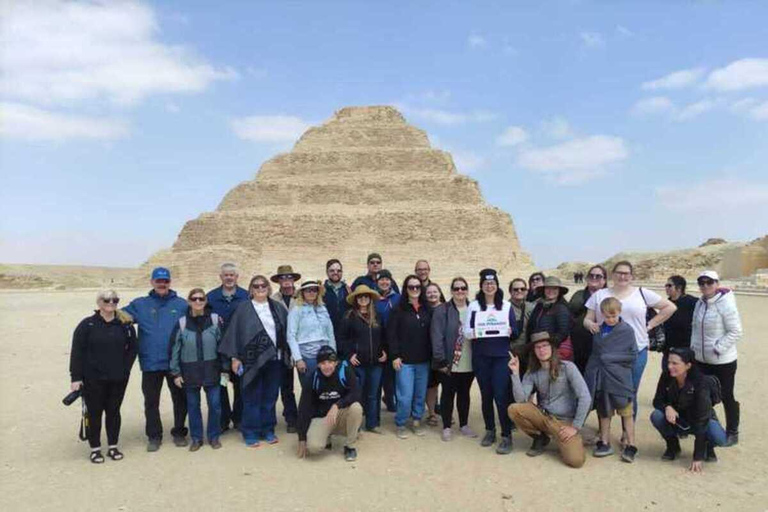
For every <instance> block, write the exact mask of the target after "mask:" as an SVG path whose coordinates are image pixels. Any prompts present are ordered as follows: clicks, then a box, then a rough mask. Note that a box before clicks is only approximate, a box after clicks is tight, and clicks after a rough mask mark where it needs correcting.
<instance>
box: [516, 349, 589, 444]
mask: <svg viewBox="0 0 768 512" xmlns="http://www.w3.org/2000/svg"><path fill="white" fill-rule="evenodd" d="M512 391H513V392H514V394H515V402H517V403H524V402H527V401H528V399H529V398H530V396H531V394H532V393H533V392H534V391H535V392H536V398H537V400H538V403H539V407H543V408H544V410H545V411H547V412H548V413H549V414H551V415H552V416H554V417H556V418H557V419H560V420H567V421H573V426H574V427H576V428H578V429H581V427H583V426H584V421H585V420H586V419H587V414H588V413H589V409H590V407H591V405H592V397H591V396H590V394H589V388H588V387H587V383H586V382H584V378H583V377H582V376H581V373H579V369H578V368H576V365H575V364H573V363H572V362H570V361H561V362H560V375H559V376H558V378H557V380H555V381H552V380H550V378H549V370H545V369H544V368H539V369H538V370H537V371H536V372H534V373H531V372H526V374H525V376H524V377H523V382H520V377H518V376H517V375H515V374H514V373H513V374H512Z"/></svg>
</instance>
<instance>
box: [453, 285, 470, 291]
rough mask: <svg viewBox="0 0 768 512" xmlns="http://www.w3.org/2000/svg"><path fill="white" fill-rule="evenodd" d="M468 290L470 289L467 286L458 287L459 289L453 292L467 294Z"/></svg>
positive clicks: (456, 288)
mask: <svg viewBox="0 0 768 512" xmlns="http://www.w3.org/2000/svg"><path fill="white" fill-rule="evenodd" d="M468 289H469V288H467V287H466V286H457V287H455V288H454V289H453V291H455V292H465V291H467V290H468Z"/></svg>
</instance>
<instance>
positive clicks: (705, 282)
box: [698, 279, 715, 286]
mask: <svg viewBox="0 0 768 512" xmlns="http://www.w3.org/2000/svg"><path fill="white" fill-rule="evenodd" d="M698 283H699V286H712V285H713V284H715V281H714V280H712V279H699V280H698Z"/></svg>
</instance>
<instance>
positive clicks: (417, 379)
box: [395, 363, 429, 427]
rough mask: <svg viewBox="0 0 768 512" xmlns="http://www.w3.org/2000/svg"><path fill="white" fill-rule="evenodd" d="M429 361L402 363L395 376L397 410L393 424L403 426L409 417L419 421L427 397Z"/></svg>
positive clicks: (422, 414)
mask: <svg viewBox="0 0 768 512" xmlns="http://www.w3.org/2000/svg"><path fill="white" fill-rule="evenodd" d="M428 381H429V363H418V364H403V366H402V367H401V368H400V371H399V372H397V375H396V376H395V387H396V390H395V393H397V412H396V413H395V425H397V426H398V427H404V426H405V422H406V420H408V418H409V417H411V418H413V419H414V420H416V421H421V417H422V416H424V401H425V400H426V399H427V382H428Z"/></svg>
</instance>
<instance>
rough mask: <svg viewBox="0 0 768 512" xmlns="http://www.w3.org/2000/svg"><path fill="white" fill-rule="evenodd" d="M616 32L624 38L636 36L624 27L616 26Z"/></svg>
mask: <svg viewBox="0 0 768 512" xmlns="http://www.w3.org/2000/svg"><path fill="white" fill-rule="evenodd" d="M616 32H618V34H619V35H621V36H624V37H632V36H634V35H635V33H634V32H632V31H631V30H629V29H628V28H627V27H625V26H624V25H616Z"/></svg>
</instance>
